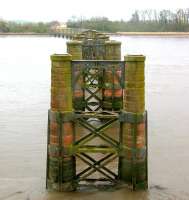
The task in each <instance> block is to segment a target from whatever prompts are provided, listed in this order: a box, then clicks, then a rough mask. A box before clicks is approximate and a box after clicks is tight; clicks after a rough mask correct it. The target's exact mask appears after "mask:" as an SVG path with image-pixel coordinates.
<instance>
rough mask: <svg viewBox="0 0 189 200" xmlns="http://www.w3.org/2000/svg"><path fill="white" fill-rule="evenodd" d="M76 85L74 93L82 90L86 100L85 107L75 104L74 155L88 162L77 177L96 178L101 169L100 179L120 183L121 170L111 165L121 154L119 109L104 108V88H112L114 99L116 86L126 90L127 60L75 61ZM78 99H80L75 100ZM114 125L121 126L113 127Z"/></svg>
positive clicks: (112, 98) (74, 83)
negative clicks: (78, 106)
mask: <svg viewBox="0 0 189 200" xmlns="http://www.w3.org/2000/svg"><path fill="white" fill-rule="evenodd" d="M109 75H111V76H109ZM107 76H109V77H107ZM72 87H73V93H75V91H77V90H78V89H80V90H82V92H83V98H82V101H83V102H81V103H82V104H83V105H84V109H83V110H79V109H77V107H75V115H76V125H75V127H76V128H75V136H74V138H75V141H74V147H73V151H74V156H75V157H76V158H77V159H79V160H81V161H82V162H83V163H85V164H86V165H87V166H86V168H85V169H82V170H80V171H79V172H78V173H77V174H76V180H77V181H78V182H80V181H84V180H96V179H97V177H96V178H94V177H93V178H90V177H91V175H92V174H94V173H95V172H98V173H99V174H100V175H101V177H100V178H99V177H98V180H103V181H109V182H111V183H116V182H117V179H118V173H117V171H118V170H115V171H113V170H111V169H109V167H107V165H108V164H109V163H110V162H113V161H115V160H116V159H117V158H118V157H119V151H120V138H121V131H120V123H119V112H115V111H114V110H112V111H106V110H104V108H103V101H104V91H105V90H107V89H108V90H111V91H112V97H111V101H114V94H115V93H114V91H115V89H120V90H121V92H123V91H122V90H123V88H124V62H123V61H99V60H98V61H97V60H90V61H89V60H87V61H83V60H82V61H72ZM73 98H75V97H73ZM76 101H77V99H76V100H74V101H73V102H76ZM95 120H96V121H98V122H99V124H98V125H96V124H93V123H92V121H95ZM77 125H79V126H80V127H82V128H83V132H82V133H81V134H80V137H79V136H78V135H77V134H78V131H77ZM114 126H115V127H117V129H115V128H113V127H114ZM112 128H113V129H112ZM112 131H113V133H112ZM97 154H98V155H99V154H101V156H97Z"/></svg>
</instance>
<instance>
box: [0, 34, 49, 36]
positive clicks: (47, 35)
mask: <svg viewBox="0 0 189 200" xmlns="http://www.w3.org/2000/svg"><path fill="white" fill-rule="evenodd" d="M0 35H4V36H9V35H12V36H14V35H15V36H27V35H28V36H32V35H34V36H35V35H36V36H50V35H51V34H50V33H0Z"/></svg>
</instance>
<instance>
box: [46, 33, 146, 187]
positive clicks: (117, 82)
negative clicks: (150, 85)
mask: <svg viewBox="0 0 189 200" xmlns="http://www.w3.org/2000/svg"><path fill="white" fill-rule="evenodd" d="M67 51H68V54H54V55H52V56H51V61H52V68H51V109H50V110H49V113H48V144H47V146H48V148H47V182H46V183H47V188H48V189H52V190H56V191H73V190H76V189H77V187H78V186H79V185H80V184H87V183H88V182H90V183H91V182H94V181H95V182H97V183H99V184H100V183H101V184H111V185H116V184H120V183H126V184H127V185H128V186H129V187H131V188H132V189H133V190H136V189H138V188H141V189H146V188H147V187H148V171H147V169H148V167H147V152H148V150H147V112H146V111H145V95H144V94H145V78H144V67H145V64H144V62H145V57H144V56H142V55H127V56H125V57H124V61H121V43H120V42H117V41H111V40H109V37H108V36H106V35H104V34H101V33H98V32H96V31H85V32H83V33H81V34H78V35H76V36H75V38H74V40H73V41H70V42H68V43H67Z"/></svg>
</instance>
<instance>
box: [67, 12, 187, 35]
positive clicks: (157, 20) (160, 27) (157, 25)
mask: <svg viewBox="0 0 189 200" xmlns="http://www.w3.org/2000/svg"><path fill="white" fill-rule="evenodd" d="M67 25H68V27H70V28H72V27H73V28H86V29H95V30H99V31H107V32H117V31H125V32H135V31H136V32H170V31H173V32H174V31H175V32H187V31H189V8H187V9H178V10H176V11H171V10H160V11H157V10H154V9H148V10H136V11H135V12H134V13H133V14H132V16H131V18H130V19H129V20H128V21H124V20H119V21H111V20H109V19H108V18H107V17H92V18H90V19H83V18H76V17H72V18H71V19H70V20H68V22H67Z"/></svg>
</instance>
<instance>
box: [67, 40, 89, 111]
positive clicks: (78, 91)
mask: <svg viewBox="0 0 189 200" xmlns="http://www.w3.org/2000/svg"><path fill="white" fill-rule="evenodd" d="M82 44H83V43H82V42H81V41H76V40H73V41H69V42H67V52H68V53H69V54H71V55H72V60H83V53H82ZM73 73H74V77H78V80H77V81H76V82H75V83H74V88H73V97H74V98H73V105H74V109H75V110H84V109H85V96H84V88H83V83H84V81H83V74H82V72H81V71H80V68H78V69H77V68H76V69H75V70H74V72H73Z"/></svg>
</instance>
